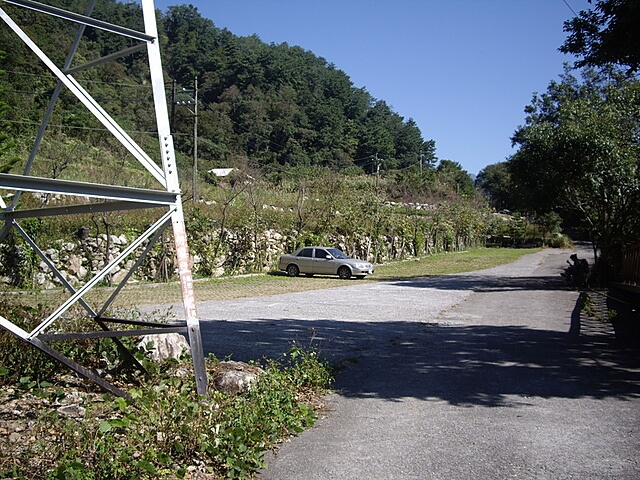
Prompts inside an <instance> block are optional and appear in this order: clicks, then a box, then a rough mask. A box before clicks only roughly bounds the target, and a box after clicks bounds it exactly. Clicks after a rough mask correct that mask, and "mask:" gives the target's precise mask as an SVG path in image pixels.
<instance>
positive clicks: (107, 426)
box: [98, 420, 112, 433]
mask: <svg viewBox="0 0 640 480" xmlns="http://www.w3.org/2000/svg"><path fill="white" fill-rule="evenodd" d="M111 428H112V427H111V423H110V422H108V421H106V420H105V421H104V422H100V426H99V427H98V431H99V432H100V433H107V432H110V431H111Z"/></svg>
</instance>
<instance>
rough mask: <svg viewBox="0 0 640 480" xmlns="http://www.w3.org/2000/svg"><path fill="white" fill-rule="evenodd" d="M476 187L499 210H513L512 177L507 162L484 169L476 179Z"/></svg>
mask: <svg viewBox="0 0 640 480" xmlns="http://www.w3.org/2000/svg"><path fill="white" fill-rule="evenodd" d="M476 187H477V188H478V189H479V190H480V192H482V194H483V195H485V196H486V197H487V198H488V199H489V201H490V202H491V205H492V206H493V207H494V208H495V209H497V210H503V209H512V208H513V202H512V199H511V196H512V195H511V175H510V174H509V169H508V167H507V162H498V163H494V164H492V165H487V166H486V167H484V168H483V169H482V170H481V171H480V172H479V173H478V177H477V178H476Z"/></svg>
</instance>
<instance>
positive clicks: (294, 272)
mask: <svg viewBox="0 0 640 480" xmlns="http://www.w3.org/2000/svg"><path fill="white" fill-rule="evenodd" d="M299 274H300V269H299V268H298V266H297V265H296V264H294V263H292V264H291V265H289V266H287V275H289V276H290V277H297V276H298V275H299Z"/></svg>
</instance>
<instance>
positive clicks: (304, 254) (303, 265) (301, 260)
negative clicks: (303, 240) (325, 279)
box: [296, 248, 314, 273]
mask: <svg viewBox="0 0 640 480" xmlns="http://www.w3.org/2000/svg"><path fill="white" fill-rule="evenodd" d="M313 260H314V259H313V248H303V249H302V250H300V252H298V255H297V256H296V264H297V265H298V268H299V269H300V273H314V272H313V270H314V264H313Z"/></svg>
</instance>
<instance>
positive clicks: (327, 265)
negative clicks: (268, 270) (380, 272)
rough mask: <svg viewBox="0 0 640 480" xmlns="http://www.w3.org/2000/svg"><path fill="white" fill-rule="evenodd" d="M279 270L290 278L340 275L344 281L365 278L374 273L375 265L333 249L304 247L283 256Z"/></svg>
mask: <svg viewBox="0 0 640 480" xmlns="http://www.w3.org/2000/svg"><path fill="white" fill-rule="evenodd" d="M278 269H279V270H282V271H285V272H287V275H289V276H290V277H297V276H298V275H300V274H301V273H304V274H305V275H307V276H312V275H315V274H318V275H338V276H339V277H340V278H342V279H348V278H351V277H352V276H353V277H356V278H364V277H365V276H367V275H370V274H372V273H373V270H374V268H373V265H372V264H370V263H369V262H365V261H363V260H358V259H356V258H351V257H349V256H348V255H347V254H345V253H343V252H341V251H340V250H338V249H336V248H331V247H304V248H301V249H299V250H297V251H295V252H294V253H291V254H286V255H282V256H281V257H280V260H279V261H278Z"/></svg>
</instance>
